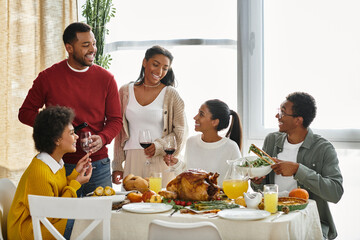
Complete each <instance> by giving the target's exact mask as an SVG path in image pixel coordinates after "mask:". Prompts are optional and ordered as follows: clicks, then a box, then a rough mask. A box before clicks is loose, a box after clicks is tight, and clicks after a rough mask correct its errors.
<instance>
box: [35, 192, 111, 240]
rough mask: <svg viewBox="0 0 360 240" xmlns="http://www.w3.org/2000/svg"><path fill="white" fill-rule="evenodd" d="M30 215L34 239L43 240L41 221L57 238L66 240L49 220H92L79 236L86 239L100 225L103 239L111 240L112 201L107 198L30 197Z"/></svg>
mask: <svg viewBox="0 0 360 240" xmlns="http://www.w3.org/2000/svg"><path fill="white" fill-rule="evenodd" d="M28 198H29V206H30V215H31V218H32V222H33V228H34V238H35V240H37V239H42V237H41V228H40V221H41V223H42V224H44V226H45V227H46V228H47V229H48V230H49V231H50V232H51V234H52V235H53V236H54V237H56V239H65V238H64V237H63V236H62V235H61V234H60V233H59V232H58V231H57V230H56V228H55V227H54V226H53V225H52V224H51V223H50V222H49V220H48V219H47V217H49V218H66V219H92V220H93V221H92V222H91V224H90V225H89V226H88V227H87V228H86V229H85V230H84V231H83V232H82V233H81V234H80V235H79V236H78V238H77V239H84V238H85V237H86V236H87V235H88V234H89V233H90V232H91V231H92V230H93V229H94V228H95V227H96V226H97V225H98V224H99V223H101V222H102V224H103V239H110V219H111V207H112V200H111V199H110V198H107V197H88V198H62V197H48V196H35V195H29V196H28Z"/></svg>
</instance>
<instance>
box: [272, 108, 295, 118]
mask: <svg viewBox="0 0 360 240" xmlns="http://www.w3.org/2000/svg"><path fill="white" fill-rule="evenodd" d="M277 110H278V111H277V113H278V114H279V119H280V118H282V117H283V116H289V117H297V115H295V114H287V113H286V112H284V111H283V110H281V109H280V108H278V109H277Z"/></svg>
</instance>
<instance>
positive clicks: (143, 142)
mask: <svg viewBox="0 0 360 240" xmlns="http://www.w3.org/2000/svg"><path fill="white" fill-rule="evenodd" d="M139 143H140V146H141V147H142V148H144V149H145V148H148V147H150V145H151V144H152V138H151V133H150V130H149V129H141V130H140V131H139ZM150 164H151V162H150V160H149V158H148V157H147V158H146V161H145V168H144V171H143V176H144V177H147V175H148V171H149V169H150ZM145 171H146V172H145Z"/></svg>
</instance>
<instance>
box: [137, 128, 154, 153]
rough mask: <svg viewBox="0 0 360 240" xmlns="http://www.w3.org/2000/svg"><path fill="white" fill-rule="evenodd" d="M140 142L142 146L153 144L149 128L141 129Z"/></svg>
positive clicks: (146, 146)
mask: <svg viewBox="0 0 360 240" xmlns="http://www.w3.org/2000/svg"><path fill="white" fill-rule="evenodd" d="M139 143H140V145H141V147H142V148H144V149H145V148H148V147H150V145H151V144H152V139H151V133H150V130H148V129H142V130H140V131H139Z"/></svg>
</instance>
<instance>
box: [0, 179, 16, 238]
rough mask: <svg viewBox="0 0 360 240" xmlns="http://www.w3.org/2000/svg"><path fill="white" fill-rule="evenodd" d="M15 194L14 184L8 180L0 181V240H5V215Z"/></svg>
mask: <svg viewBox="0 0 360 240" xmlns="http://www.w3.org/2000/svg"><path fill="white" fill-rule="evenodd" d="M15 192H16V186H15V184H14V183H13V182H12V181H10V180H9V179H8V178H1V179H0V240H2V239H5V240H6V239H7V235H6V234H7V230H6V228H7V215H8V212H9V210H10V207H11V203H12V201H13V198H14V195H15Z"/></svg>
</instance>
